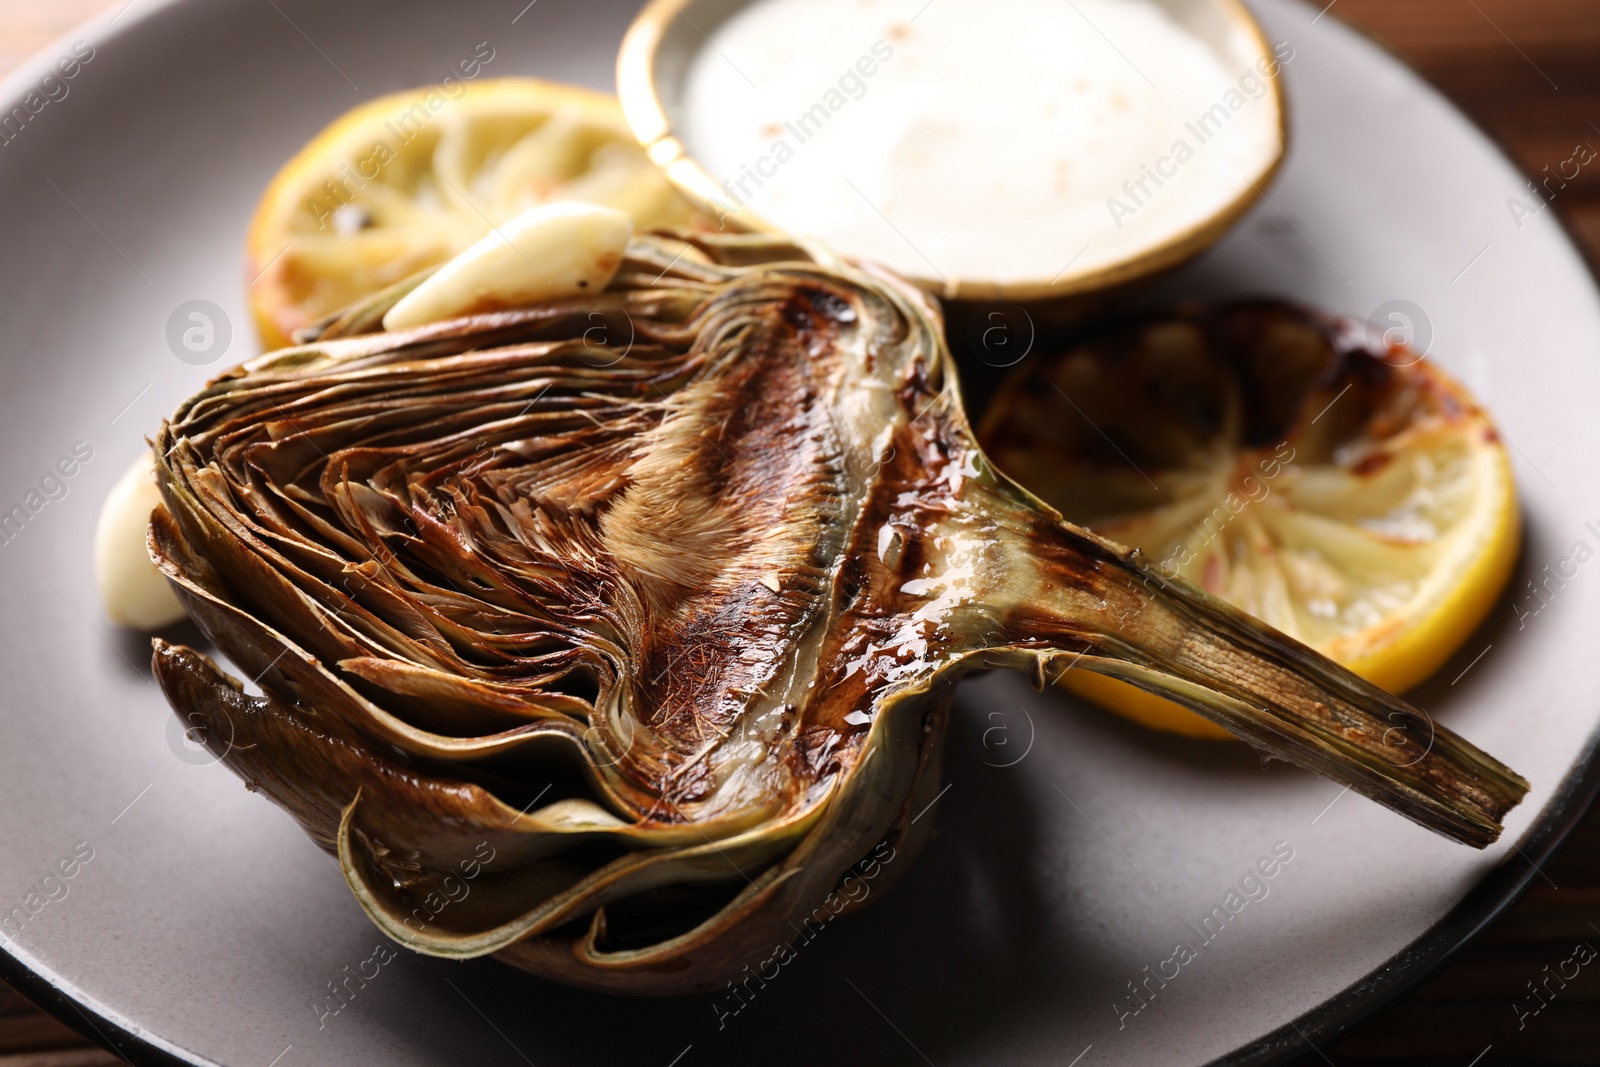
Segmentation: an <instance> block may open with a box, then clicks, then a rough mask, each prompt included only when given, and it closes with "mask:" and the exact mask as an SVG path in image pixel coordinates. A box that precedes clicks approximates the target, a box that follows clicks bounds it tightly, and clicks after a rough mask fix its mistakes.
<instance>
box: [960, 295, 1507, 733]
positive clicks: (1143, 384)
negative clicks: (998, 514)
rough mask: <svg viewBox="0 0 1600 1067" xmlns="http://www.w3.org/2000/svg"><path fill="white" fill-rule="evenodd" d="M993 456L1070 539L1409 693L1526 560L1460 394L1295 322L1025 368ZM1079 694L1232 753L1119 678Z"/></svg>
mask: <svg viewBox="0 0 1600 1067" xmlns="http://www.w3.org/2000/svg"><path fill="white" fill-rule="evenodd" d="M980 438H981V439H982V442H983V445H984V447H985V449H986V450H987V451H988V453H989V455H990V457H991V458H992V459H993V460H994V461H995V463H996V464H997V465H999V466H1000V467H1001V468H1002V469H1003V470H1005V471H1006V472H1007V473H1009V474H1011V475H1012V476H1013V477H1015V478H1017V479H1018V480H1019V481H1021V482H1022V483H1023V484H1024V485H1026V486H1028V487H1029V488H1030V489H1032V490H1033V491H1034V492H1035V493H1037V494H1038V495H1039V496H1040V497H1042V498H1043V499H1044V500H1045V501H1047V502H1048V503H1050V504H1052V505H1054V506H1055V507H1056V508H1057V509H1059V510H1060V511H1061V512H1062V513H1063V514H1064V515H1065V516H1066V518H1068V519H1069V520H1071V521H1073V522H1076V523H1079V524H1081V525H1084V526H1088V527H1090V528H1091V529H1093V530H1095V531H1096V532H1098V533H1101V534H1104V535H1105V536H1107V537H1110V538H1112V539H1113V540H1116V541H1120V542H1122V543H1124V544H1126V545H1129V546H1132V547H1137V548H1139V549H1141V550H1143V551H1144V553H1145V554H1146V555H1147V556H1148V557H1149V559H1150V560H1151V562H1152V563H1154V564H1155V565H1156V567H1157V568H1158V569H1160V570H1161V571H1163V572H1165V573H1167V574H1176V575H1180V576H1182V577H1183V578H1185V579H1188V580H1189V581H1191V582H1193V583H1194V584H1196V585H1198V586H1200V587H1201V588H1202V589H1205V590H1206V591H1207V592H1209V593H1212V594H1214V595H1216V596H1219V597H1222V598H1223V599H1225V600H1227V601H1229V602H1230V603H1232V604H1234V605H1236V606H1238V607H1240V608H1243V609H1244V610H1246V611H1248V612H1250V613H1251V614H1253V615H1255V616H1256V617H1257V618H1259V619H1261V620H1262V621H1263V622H1266V623H1268V624H1270V625H1272V626H1274V627H1276V628H1278V629H1280V630H1283V631H1284V632H1286V633H1288V634H1290V635H1292V636H1294V637H1296V638H1298V639H1299V640H1301V641H1304V642H1305V643H1307V644H1309V645H1311V646H1312V647H1313V648H1316V649H1317V650H1318V651H1320V652H1323V653H1325V654H1326V655H1328V656H1329V657H1330V658H1332V659H1334V660H1337V661H1338V662H1340V663H1342V664H1344V665H1345V666H1347V667H1349V668H1350V669H1351V670H1353V671H1355V672H1356V673H1357V674H1360V675H1362V676H1363V677H1365V678H1367V679H1368V680H1370V681H1372V682H1375V683H1376V684H1378V685H1381V686H1383V687H1384V688H1385V689H1389V690H1391V691H1394V692H1399V691H1402V690H1405V689H1407V688H1409V687H1411V686H1413V685H1416V684H1417V683H1419V682H1421V681H1422V680H1423V679H1425V678H1427V677H1428V676H1429V675H1430V674H1432V673H1433V672H1434V671H1436V670H1437V669H1438V668H1439V667H1440V666H1441V665H1442V664H1443V663H1444V662H1445V661H1446V660H1447V659H1448V658H1449V657H1450V655H1451V653H1453V652H1454V651H1455V650H1456V649H1457V648H1458V647H1459V646H1460V645H1461V643H1462V642H1463V641H1465V640H1466V638H1467V637H1468V636H1469V635H1470V634H1471V633H1472V631H1473V629H1474V628H1476V627H1477V625H1478V624H1479V623H1480V622H1481V621H1482V620H1483V618H1484V615H1485V614H1486V613H1487V612H1488V610H1489V609H1490V607H1491V606H1492V605H1493V604H1494V602H1495V600H1496V598H1497V597H1498V596H1499V593H1500V591H1501V589H1502V588H1503V587H1504V586H1505V583H1506V581H1507V579H1508V578H1509V577H1510V574H1511V569H1512V567H1513V565H1514V564H1515V562H1516V558H1517V554H1518V550H1519V547H1520V542H1521V518H1520V514H1519V511H1518V508H1517V499H1516V488H1515V485H1514V483H1513V480H1512V474H1511V464H1510V461H1509V458H1508V456H1507V454H1506V449H1505V446H1504V444H1503V443H1502V441H1501V439H1500V435H1499V434H1498V433H1497V432H1496V430H1495V427H1494V425H1493V424H1492V423H1491V421H1490V420H1489V418H1488V417H1487V416H1486V415H1485V414H1484V413H1483V411H1482V410H1481V409H1480V408H1479V407H1478V405H1477V403H1476V402H1475V401H1474V400H1473V399H1472V397H1471V396H1470V395H1468V393H1467V392H1466V390H1465V389H1463V388H1462V386H1461V385H1460V384H1459V383H1457V382H1455V381H1453V380H1452V379H1451V378H1450V377H1449V376H1447V375H1446V374H1445V373H1444V372H1443V371H1441V370H1440V369H1439V368H1438V367H1437V366H1435V365H1433V364H1431V363H1429V362H1428V361H1427V360H1425V359H1423V358H1422V357H1421V356H1419V355H1418V354H1417V353H1415V352H1413V351H1411V350H1410V349H1406V348H1403V347H1386V346H1385V345H1384V344H1383V343H1382V341H1381V340H1379V339H1376V338H1374V337H1372V336H1371V334H1370V332H1369V331H1368V329H1367V327H1366V326H1365V325H1364V324H1359V323H1353V322H1350V321H1344V320H1335V319H1331V318H1327V317H1323V316H1318V315H1314V314H1311V313H1308V312H1305V311H1302V310H1300V309H1297V308H1294V307H1289V306H1285V305H1281V304H1267V303H1253V304H1247V305H1235V306H1230V307H1225V308H1221V309H1217V310H1212V311H1207V310H1195V311H1191V312H1187V313H1184V314H1180V315H1177V316H1173V317H1168V318H1161V319H1154V320H1144V321H1140V322H1137V323H1132V324H1125V325H1120V326H1117V327H1114V328H1112V329H1110V330H1107V331H1105V332H1102V333H1100V334H1097V335H1096V336H1093V337H1090V338H1088V339H1086V340H1084V341H1082V342H1080V343H1078V344H1076V345H1073V346H1071V347H1068V348H1066V349H1065V350H1064V351H1062V352H1060V353H1059V354H1057V355H1054V356H1050V357H1044V358H1040V357H1038V356H1035V357H1034V358H1031V359H1029V360H1026V361H1025V362H1024V363H1023V364H1022V365H1021V366H1019V367H1018V369H1017V370H1016V371H1015V372H1013V374H1012V376H1011V377H1010V378H1009V379H1008V380H1007V381H1006V382H1005V384H1004V385H1003V386H1002V387H1001V390H1000V392H999V393H998V394H997V395H996V398H995V400H994V401H993V402H992V403H991V404H990V406H989V408H988V410H987V411H986V413H985V418H984V420H983V424H982V426H981V428H980ZM1064 684H1066V685H1067V687H1068V688H1070V689H1072V690H1073V691H1075V692H1077V693H1079V694H1081V695H1083V696H1086V697H1088V698H1090V699H1091V700H1093V701H1095V702H1096V703H1099V704H1101V705H1103V706H1105V707H1107V708H1109V709H1111V710H1112V711H1116V712H1118V713H1120V714H1122V715H1125V716H1127V717H1128V718H1131V719H1134V720H1136V721H1138V722H1141V723H1144V724H1145V725H1147V726H1152V727H1156V728H1158V729H1163V730H1170V731H1172V732H1175V733H1180V734H1187V735H1190V736H1194V737H1216V738H1226V737H1229V736H1230V735H1228V734H1227V733H1225V732H1223V731H1222V730H1221V729H1220V728H1218V727H1216V726H1214V725H1212V724H1211V723H1209V722H1207V721H1206V720H1204V719H1201V718H1200V717H1199V716H1197V715H1194V714H1193V713H1191V712H1189V711H1186V710H1184V709H1182V708H1180V707H1178V706H1177V705H1176V704H1173V703H1172V702H1170V701H1168V700H1165V699H1163V698H1160V697H1156V696H1153V695H1151V694H1149V693H1145V692H1143V691H1141V690H1138V689H1135V688H1133V687H1131V686H1129V685H1127V684H1126V683H1123V682H1119V681H1116V680H1113V679H1110V678H1107V677H1104V676H1102V675H1095V674H1090V673H1088V672H1087V671H1071V672H1069V673H1068V674H1067V676H1066V678H1065V679H1064Z"/></svg>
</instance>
